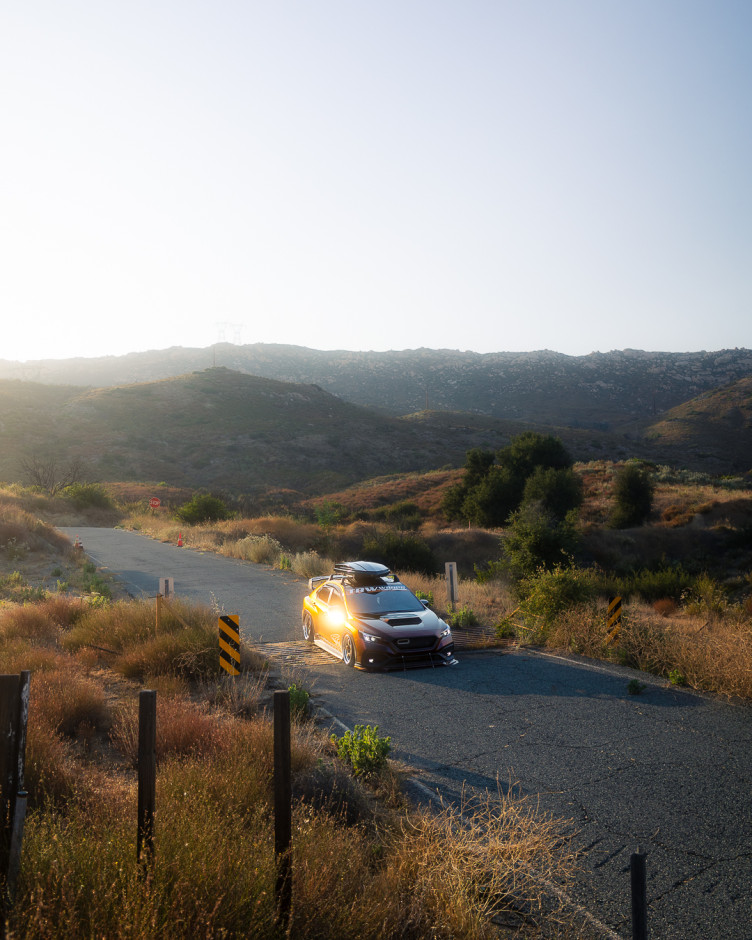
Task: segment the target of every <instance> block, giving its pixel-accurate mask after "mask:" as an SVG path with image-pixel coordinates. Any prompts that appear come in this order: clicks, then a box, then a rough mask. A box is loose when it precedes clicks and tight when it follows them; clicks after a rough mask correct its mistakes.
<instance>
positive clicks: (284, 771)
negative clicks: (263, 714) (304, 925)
mask: <svg viewBox="0 0 752 940" xmlns="http://www.w3.org/2000/svg"><path fill="white" fill-rule="evenodd" d="M291 844H292V779H291V760H290V693H289V692H288V691H287V690H281V691H277V692H275V693H274V853H275V857H276V861H277V883H276V898H277V912H278V915H279V919H280V921H281V923H282V925H283V926H284V928H285V929H287V927H288V926H289V923H290V910H291V907H292V852H291Z"/></svg>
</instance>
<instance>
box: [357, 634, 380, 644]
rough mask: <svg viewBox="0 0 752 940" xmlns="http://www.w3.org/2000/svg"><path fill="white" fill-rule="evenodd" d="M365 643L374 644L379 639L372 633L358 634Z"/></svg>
mask: <svg viewBox="0 0 752 940" xmlns="http://www.w3.org/2000/svg"><path fill="white" fill-rule="evenodd" d="M360 635H361V636H362V637H363V639H364V640H365V641H366V643H376V642H377V641H378V640H380V639H381V637H378V636H374V635H373V634H372V633H361V634H360Z"/></svg>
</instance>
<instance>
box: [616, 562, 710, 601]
mask: <svg viewBox="0 0 752 940" xmlns="http://www.w3.org/2000/svg"><path fill="white" fill-rule="evenodd" d="M694 581H695V579H694V577H693V576H692V575H691V574H690V573H689V572H688V571H686V570H685V569H684V568H683V567H682V566H681V565H679V564H676V565H661V566H660V567H658V568H640V569H639V570H638V571H633V572H632V573H631V574H630V575H628V576H627V577H625V578H619V579H618V580H617V581H616V582H615V585H614V589H613V591H612V590H610V589H608V590H607V593H613V594H619V595H621V596H622V597H630V596H632V595H635V594H636V595H638V596H639V597H641V598H642V599H643V600H645V601H648V602H652V601H659V600H665V599H666V598H670V599H671V600H674V601H678V600H680V599H681V598H682V597H683V596H685V595H686V593H687V591H689V590H690V588H691V587H692V585H693V584H694Z"/></svg>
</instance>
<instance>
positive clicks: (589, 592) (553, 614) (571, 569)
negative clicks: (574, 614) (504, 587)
mask: <svg viewBox="0 0 752 940" xmlns="http://www.w3.org/2000/svg"><path fill="white" fill-rule="evenodd" d="M517 592H518V594H519V597H520V599H521V601H522V603H521V606H522V608H523V610H524V612H525V613H526V614H530V615H532V616H534V617H537V618H540V620H541V622H542V625H543V626H544V627H548V626H550V625H551V624H552V623H553V622H554V620H555V619H556V618H557V617H558V616H559V615H560V614H562V613H563V612H564V611H565V610H568V609H570V608H572V607H578V606H581V605H583V604H588V603H592V602H593V600H594V597H595V592H596V583H595V581H594V578H593V576H592V574H591V573H590V572H588V571H585V570H583V569H581V568H576V567H575V566H574V565H556V566H555V567H553V568H551V569H546V568H543V567H541V568H539V569H538V570H537V571H536V572H535V573H534V574H532V575H529V576H528V577H526V578H523V579H522V580H521V581H520V582H519V584H518V585H517Z"/></svg>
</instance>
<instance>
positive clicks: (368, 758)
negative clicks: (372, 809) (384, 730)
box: [331, 725, 392, 777]
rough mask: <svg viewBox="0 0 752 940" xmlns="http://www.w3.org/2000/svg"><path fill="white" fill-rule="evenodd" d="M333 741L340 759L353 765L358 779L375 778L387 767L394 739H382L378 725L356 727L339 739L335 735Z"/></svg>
mask: <svg viewBox="0 0 752 940" xmlns="http://www.w3.org/2000/svg"><path fill="white" fill-rule="evenodd" d="M331 740H332V742H333V743H334V744H336V746H337V755H338V756H339V758H340V759H341V760H344V761H347V763H348V764H350V765H351V767H352V769H353V773H354V774H355V776H356V777H361V776H363V777H368V776H375V775H377V774H379V773H381V771H382V770H383V769H384V767H386V759H387V755H388V754H389V751H390V749H391V744H390V741H391V740H392V739H391V738H380V737H379V726H378V725H376V726H375V727H373V728H372V727H371V726H370V725H366V726H365V727H363V725H355V730H354V731H346V732H345V733H344V735H343V736H342V737H341V738H339V739H338V738H337V736H336V735H334V734H333V735H332V737H331Z"/></svg>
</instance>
